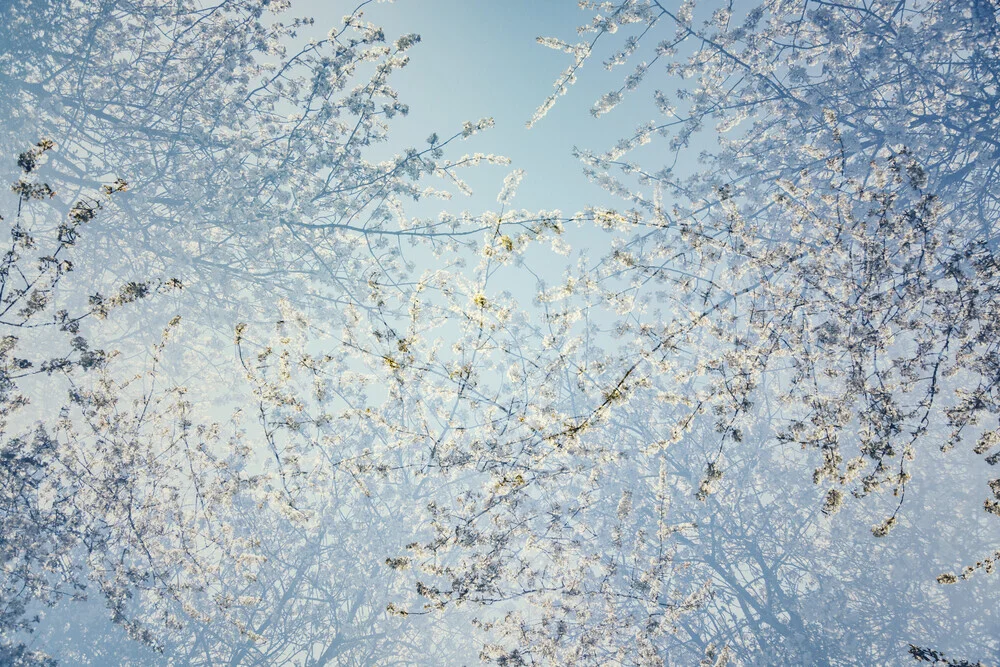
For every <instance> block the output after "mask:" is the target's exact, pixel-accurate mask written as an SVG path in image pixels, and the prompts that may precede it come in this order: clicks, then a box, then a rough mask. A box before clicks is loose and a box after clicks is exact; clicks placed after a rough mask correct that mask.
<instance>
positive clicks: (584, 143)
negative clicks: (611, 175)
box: [292, 0, 649, 213]
mask: <svg viewBox="0 0 1000 667" xmlns="http://www.w3.org/2000/svg"><path fill="white" fill-rule="evenodd" d="M353 7H354V4H353V0H352V2H351V3H343V2H336V3H329V2H323V1H322V0H309V1H307V2H302V3H298V4H295V5H293V9H292V12H293V13H294V14H295V15H310V16H313V17H314V18H315V19H316V28H317V31H321V32H323V33H325V31H326V30H327V29H329V27H331V26H333V25H335V24H337V23H338V22H339V20H340V17H341V16H343V15H344V14H345V13H348V12H349V11H350V10H351V9H353ZM365 15H366V18H367V19H368V20H369V21H371V22H373V23H376V24H378V25H381V26H383V28H384V29H385V32H386V36H387V38H388V39H390V40H391V39H394V38H395V37H396V36H397V35H399V34H403V33H408V32H416V33H418V34H420V36H421V38H422V41H421V43H420V44H419V45H417V46H416V47H414V48H413V49H412V50H411V51H410V57H411V63H410V65H409V66H408V67H407V68H406V69H405V70H404V71H403V72H400V73H398V74H397V75H396V76H395V78H394V79H393V81H394V85H395V87H396V88H397V90H398V91H399V92H400V97H401V99H402V100H403V101H404V102H406V103H407V104H409V105H410V114H409V116H408V117H407V118H405V119H399V120H398V121H395V122H394V126H393V131H392V134H391V136H390V143H391V146H390V148H391V149H393V150H399V149H402V148H403V147H405V146H409V145H421V144H423V142H424V140H425V139H426V137H427V136H429V135H430V134H431V132H437V133H438V134H439V135H441V136H448V135H450V134H451V133H453V132H454V131H457V130H459V129H460V128H461V126H462V123H463V122H464V121H466V120H473V121H475V120H478V119H479V118H482V117H484V116H492V117H493V118H494V119H495V121H496V126H495V127H494V128H493V129H492V130H490V131H489V132H486V133H484V134H481V135H478V136H476V137H474V138H473V139H471V140H469V141H468V142H466V144H465V145H463V146H461V147H460V148H459V149H458V150H459V151H462V152H470V153H471V152H483V153H498V154H502V155H506V156H507V157H509V158H511V159H512V160H513V165H512V167H519V168H522V169H525V170H526V171H527V174H526V176H525V179H524V182H523V183H522V185H521V187H520V189H519V191H518V196H517V198H516V199H515V200H514V202H513V203H514V205H515V206H516V207H518V208H522V207H523V208H528V209H532V210H534V209H547V210H551V209H556V208H558V209H560V210H562V211H563V212H564V213H572V212H574V211H576V210H578V209H579V208H581V207H582V206H583V205H586V204H604V205H620V202H618V201H615V200H614V199H613V198H611V197H610V196H609V195H607V194H606V193H604V192H603V190H601V189H600V188H598V187H597V186H595V185H593V184H592V183H590V182H589V181H588V180H587V179H586V177H585V176H584V175H583V173H582V170H581V166H580V164H579V162H578V161H577V160H576V159H575V158H573V156H572V155H571V151H572V149H573V146H574V145H579V146H581V147H587V148H594V149H603V148H606V147H608V146H610V145H612V144H613V143H614V142H615V141H617V140H618V139H619V138H621V137H622V136H624V135H626V134H627V133H628V131H629V130H630V129H632V128H633V127H634V126H635V125H637V124H638V123H639V122H641V121H643V120H649V118H643V117H641V116H636V115H635V113H634V112H633V114H632V115H631V116H628V115H627V113H628V110H625V109H621V110H616V112H615V114H612V115H610V116H606V117H604V118H602V119H595V118H593V117H592V116H591V115H590V111H589V110H590V106H591V104H592V103H593V102H594V100H595V99H597V98H598V97H599V96H600V95H601V94H603V93H604V92H607V90H609V89H610V88H612V87H617V85H620V81H621V78H622V76H623V74H624V73H623V72H619V71H615V72H606V71H604V70H603V68H601V67H600V64H599V63H600V60H594V61H593V62H590V63H588V64H587V65H586V67H585V68H584V70H583V72H582V74H583V76H581V77H580V81H579V82H578V83H577V85H576V86H574V87H573V88H572V89H571V90H570V92H569V94H568V95H566V96H565V97H563V98H562V99H561V100H560V102H559V103H558V104H557V105H556V107H555V109H553V110H552V111H551V112H550V113H549V115H548V116H547V117H546V118H545V119H543V121H542V122H541V123H539V124H538V125H537V126H536V127H535V128H534V129H531V130H528V129H526V128H525V122H526V121H527V120H528V119H529V118H530V117H531V115H532V113H533V112H534V110H535V109H536V108H537V107H538V105H539V104H541V102H542V101H543V100H544V99H545V98H546V97H547V96H548V95H549V93H550V92H551V91H552V84H553V82H554V81H555V80H556V78H557V77H558V75H559V74H560V73H561V72H562V71H563V70H564V69H565V67H566V66H567V65H568V64H569V62H570V56H569V55H568V54H565V53H561V52H558V51H554V50H552V49H548V48H546V47H543V46H541V45H539V44H537V43H536V41H535V38H536V37H539V36H558V37H560V38H562V39H564V40H565V41H567V42H576V41H578V37H577V35H576V34H575V33H574V30H573V28H574V27H575V26H577V25H579V24H580V23H582V22H584V21H585V20H586V19H587V13H586V12H583V11H581V10H580V9H579V8H578V6H577V3H576V2H575V0H434V1H433V2H431V1H429V0H397V1H396V2H394V3H379V4H371V5H369V6H368V7H366V9H365ZM484 28H486V29H484ZM481 171H482V172H483V173H481V174H476V175H473V174H468V172H467V174H468V175H469V176H470V177H471V178H470V182H471V184H472V185H473V187H474V188H476V190H477V192H476V196H475V197H474V198H473V199H471V200H467V199H462V200H458V201H456V202H455V206H456V207H458V208H464V207H468V208H469V209H470V210H476V209H479V208H490V207H495V206H496V202H495V197H496V194H497V192H498V190H499V187H500V183H501V181H502V179H503V176H504V175H505V173H506V172H507V171H508V170H507V169H506V168H489V169H483V170H481Z"/></svg>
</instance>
